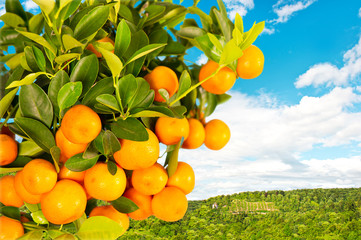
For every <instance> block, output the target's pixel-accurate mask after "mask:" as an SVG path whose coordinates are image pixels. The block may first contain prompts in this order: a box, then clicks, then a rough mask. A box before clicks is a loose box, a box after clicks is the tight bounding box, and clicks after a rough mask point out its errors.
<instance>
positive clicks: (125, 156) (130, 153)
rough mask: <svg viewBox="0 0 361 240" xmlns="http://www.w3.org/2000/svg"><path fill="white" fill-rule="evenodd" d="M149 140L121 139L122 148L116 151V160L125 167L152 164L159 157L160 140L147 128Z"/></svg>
mask: <svg viewBox="0 0 361 240" xmlns="http://www.w3.org/2000/svg"><path fill="white" fill-rule="evenodd" d="M147 132H148V135H149V139H148V140H147V141H131V140H126V139H120V140H119V141H120V145H121V148H120V150H119V151H117V152H115V153H114V159H115V161H116V162H117V163H118V164H119V165H120V166H121V167H122V168H124V169H128V170H134V169H140V168H147V167H150V166H152V165H153V164H154V163H155V162H156V161H157V160H158V157H159V141H158V138H157V136H156V135H155V134H154V133H153V132H152V131H151V130H149V129H147Z"/></svg>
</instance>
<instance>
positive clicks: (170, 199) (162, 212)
mask: <svg viewBox="0 0 361 240" xmlns="http://www.w3.org/2000/svg"><path fill="white" fill-rule="evenodd" d="M187 208H188V201H187V198H186V195H185V194H184V193H183V192H182V191H181V190H179V189H178V188H176V187H165V188H164V189H163V190H162V191H161V192H160V193H157V194H156V195H154V196H153V199H152V211H153V215H154V216H156V217H157V218H159V219H161V220H163V221H167V222H175V221H178V220H180V219H182V218H183V216H184V214H185V213H186V212H187Z"/></svg>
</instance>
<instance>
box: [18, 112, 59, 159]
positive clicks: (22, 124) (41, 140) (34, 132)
mask: <svg viewBox="0 0 361 240" xmlns="http://www.w3.org/2000/svg"><path fill="white" fill-rule="evenodd" d="M14 121H15V124H16V125H17V126H18V127H19V128H20V129H21V130H22V131H23V132H24V133H25V134H26V136H27V137H28V138H30V139H31V140H33V141H34V142H35V143H36V144H38V146H39V147H41V148H42V149H44V150H45V151H46V152H48V153H50V149H51V148H52V147H53V146H55V139H54V136H53V134H52V133H51V131H50V130H49V129H48V128H47V127H46V126H45V125H44V124H42V123H41V122H39V121H37V120H34V119H31V118H25V117H18V118H15V119H14Z"/></svg>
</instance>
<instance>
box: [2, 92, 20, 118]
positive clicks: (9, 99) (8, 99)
mask: <svg viewBox="0 0 361 240" xmlns="http://www.w3.org/2000/svg"><path fill="white" fill-rule="evenodd" d="M18 89H19V88H15V89H13V90H11V91H10V92H8V94H6V95H5V96H4V97H3V98H2V99H1V100H0V118H3V117H4V115H5V113H6V111H7V110H8V108H9V106H10V105H11V102H12V101H13V99H14V97H15V96H16V93H17V92H18Z"/></svg>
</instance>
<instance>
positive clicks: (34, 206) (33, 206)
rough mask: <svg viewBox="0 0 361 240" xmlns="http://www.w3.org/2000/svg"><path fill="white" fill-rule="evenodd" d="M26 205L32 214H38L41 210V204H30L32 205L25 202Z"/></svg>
mask: <svg viewBox="0 0 361 240" xmlns="http://www.w3.org/2000/svg"><path fill="white" fill-rule="evenodd" d="M24 204H25V206H26V208H27V209H28V210H29V211H30V212H37V211H39V210H40V209H41V208H40V203H39V204H30V203H27V202H25V203H24Z"/></svg>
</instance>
